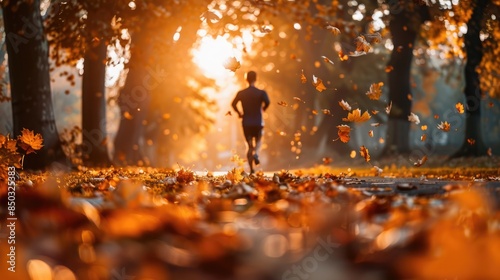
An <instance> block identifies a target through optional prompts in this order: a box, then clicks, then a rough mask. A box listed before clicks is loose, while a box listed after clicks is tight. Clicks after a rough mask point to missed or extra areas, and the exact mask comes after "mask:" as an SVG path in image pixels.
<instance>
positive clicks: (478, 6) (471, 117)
mask: <svg viewBox="0 0 500 280" xmlns="http://www.w3.org/2000/svg"><path fill="white" fill-rule="evenodd" d="M488 3H489V1H488V0H478V1H476V2H475V5H474V9H473V12H472V16H471V18H470V19H469V21H468V22H467V33H466V34H465V35H464V43H465V51H466V53H467V63H466V65H465V70H464V71H465V88H464V94H465V99H466V104H467V106H466V111H465V112H466V115H465V141H464V143H463V145H462V147H461V148H460V150H459V151H458V152H457V153H455V155H454V157H460V156H479V155H484V154H486V147H485V145H484V142H483V139H482V136H481V99H482V95H483V93H482V92H481V88H480V87H479V74H478V72H477V71H476V68H477V67H478V66H479V64H480V63H481V60H482V58H483V44H482V42H481V39H480V37H479V35H480V31H481V24H482V21H483V18H484V12H485V9H486V6H487V5H488ZM467 139H474V140H475V143H474V144H473V145H470V144H469V143H468V142H467Z"/></svg>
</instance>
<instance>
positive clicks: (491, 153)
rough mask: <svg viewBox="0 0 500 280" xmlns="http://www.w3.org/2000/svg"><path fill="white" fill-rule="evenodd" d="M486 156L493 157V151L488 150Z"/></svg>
mask: <svg viewBox="0 0 500 280" xmlns="http://www.w3.org/2000/svg"><path fill="white" fill-rule="evenodd" d="M486 154H487V155H488V156H490V157H491V156H493V150H492V149H491V148H488V150H487V151H486Z"/></svg>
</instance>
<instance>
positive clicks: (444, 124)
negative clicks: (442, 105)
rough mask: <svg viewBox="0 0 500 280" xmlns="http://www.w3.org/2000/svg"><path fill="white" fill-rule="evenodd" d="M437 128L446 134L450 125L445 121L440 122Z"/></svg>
mask: <svg viewBox="0 0 500 280" xmlns="http://www.w3.org/2000/svg"><path fill="white" fill-rule="evenodd" d="M437 128H439V129H440V130H442V131H444V132H448V131H450V123H448V122H447V121H444V122H441V123H440V124H438V126H437Z"/></svg>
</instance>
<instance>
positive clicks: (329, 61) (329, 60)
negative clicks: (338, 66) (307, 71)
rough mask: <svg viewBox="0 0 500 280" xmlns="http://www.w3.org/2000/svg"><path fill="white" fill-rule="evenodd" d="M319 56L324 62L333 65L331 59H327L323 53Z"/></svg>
mask: <svg viewBox="0 0 500 280" xmlns="http://www.w3.org/2000/svg"><path fill="white" fill-rule="evenodd" d="M321 58H323V60H324V61H325V62H327V63H330V64H331V65H333V61H332V60H331V59H329V58H328V57H326V56H324V55H323V56H321Z"/></svg>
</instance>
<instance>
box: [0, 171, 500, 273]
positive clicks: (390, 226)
mask: <svg viewBox="0 0 500 280" xmlns="http://www.w3.org/2000/svg"><path fill="white" fill-rule="evenodd" d="M381 166H383V165H381ZM0 184H2V185H3V186H2V188H1V193H0V197H1V202H0V203H1V205H2V207H1V208H0V209H2V212H1V213H0V214H1V218H2V226H1V232H0V233H1V234H2V235H1V236H0V237H1V238H2V242H1V243H0V248H1V252H2V255H1V256H0V258H1V259H2V262H1V265H0V268H1V271H0V275H2V277H1V278H2V279H57V280H62V279H64V280H66V279H203V280H204V279H207V280H208V279H243V280H246V279H248V280H253V279H255V280H260V279H294V280H295V279H314V280H316V279H317V280H322V279H325V280H330V279H498V275H499V274H498V263H500V252H499V251H498V248H499V247H500V211H499V205H500V203H499V201H500V200H499V197H500V196H499V191H500V170H499V168H498V167H496V168H490V167H481V168H479V167H477V168H472V167H466V168H465V167H447V168H441V169H436V168H427V169H423V168H413V167H411V166H410V167H403V168H400V167H398V168H396V167H391V166H383V167H380V168H378V167H377V168H374V167H371V166H370V167H366V168H352V169H351V168H345V169H344V168H342V169H332V168H330V167H327V166H323V165H322V166H316V167H315V168H311V169H302V170H295V171H286V170H282V171H279V172H271V173H257V174H255V175H251V176H250V175H248V174H246V173H245V172H244V171H243V169H242V168H234V169H233V170H231V171H229V172H227V173H217V174H212V173H209V172H193V171H191V170H189V169H187V168H180V169H177V170H160V169H149V168H126V169H117V168H116V169H102V170H95V169H82V170H80V171H78V172H72V173H60V174H55V173H51V174H30V173H21V174H20V176H19V177H18V178H17V181H16V195H15V202H16V211H15V214H16V217H17V221H16V228H15V242H16V243H15V253H16V272H10V271H8V270H7V268H8V266H9V264H8V263H7V262H6V261H8V259H7V256H6V254H7V253H5V254H4V252H9V246H10V245H8V244H7V242H4V241H5V240H7V236H8V235H9V229H8V228H6V227H5V226H4V225H6V224H7V217H8V213H7V210H6V209H7V207H6V205H7V202H8V196H7V192H6V191H5V190H6V187H5V186H4V185H6V183H5V182H0Z"/></svg>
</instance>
